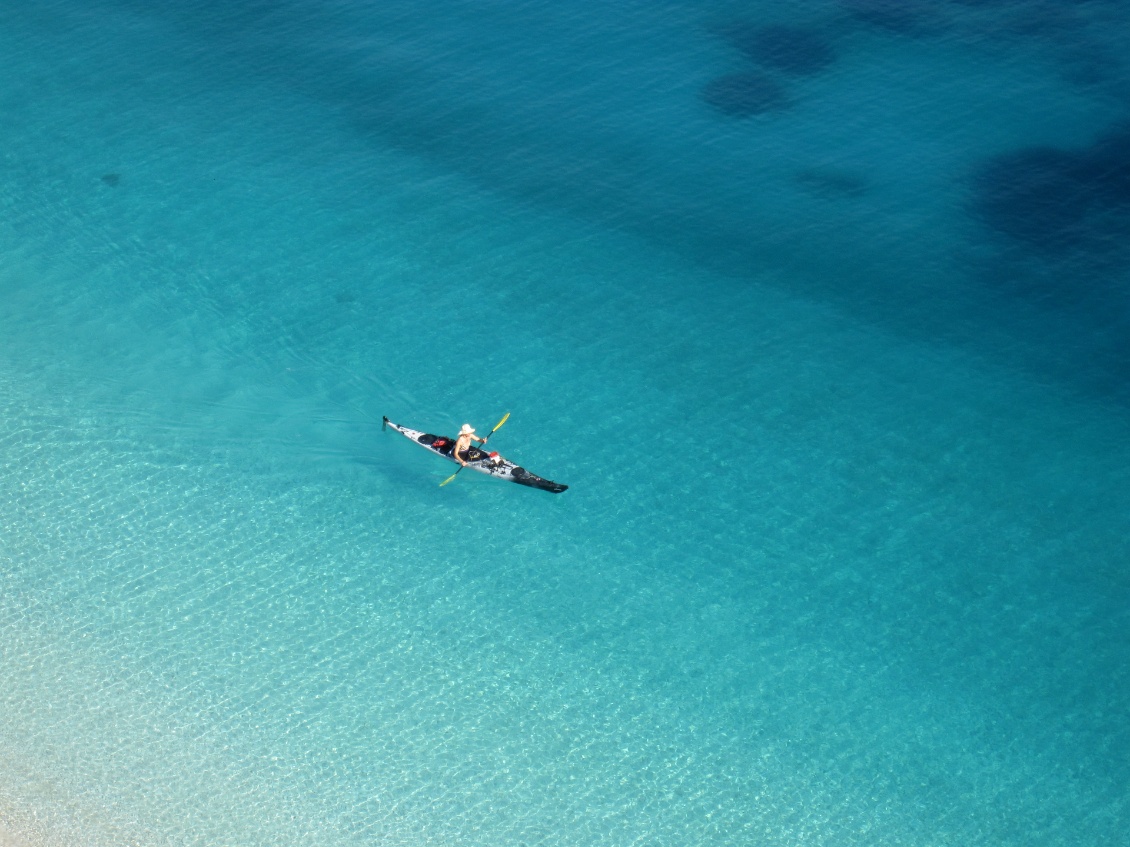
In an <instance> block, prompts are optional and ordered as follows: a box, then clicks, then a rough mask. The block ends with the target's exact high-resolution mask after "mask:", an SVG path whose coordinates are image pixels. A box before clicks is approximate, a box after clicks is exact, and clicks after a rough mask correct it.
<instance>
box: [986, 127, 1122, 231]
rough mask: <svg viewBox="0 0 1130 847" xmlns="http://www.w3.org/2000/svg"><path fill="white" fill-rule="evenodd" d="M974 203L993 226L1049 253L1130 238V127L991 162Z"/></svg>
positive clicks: (999, 157)
mask: <svg viewBox="0 0 1130 847" xmlns="http://www.w3.org/2000/svg"><path fill="white" fill-rule="evenodd" d="M973 188H974V191H975V193H976V194H975V199H974V208H975V211H976V213H977V215H978V217H979V218H980V219H981V220H982V221H983V222H984V223H985V224H987V225H988V226H989V227H991V228H992V229H993V230H995V231H997V232H999V233H1003V234H1004V235H1006V236H1008V237H1010V238H1012V239H1014V240H1015V241H1018V242H1021V243H1023V244H1025V245H1027V246H1029V247H1031V248H1033V249H1035V250H1036V251H1039V252H1042V253H1062V252H1065V251H1090V252H1094V251H1104V252H1109V251H1111V250H1112V249H1114V248H1118V247H1124V246H1125V242H1126V239H1127V236H1130V127H1123V128H1120V129H1119V130H1117V131H1115V132H1112V133H1110V134H1108V135H1106V136H1104V137H1102V138H1101V139H1099V140H1098V141H1097V142H1096V143H1094V144H1093V145H1091V146H1090V147H1088V148H1086V149H1084V150H1060V149H1056V148H1050V147H1034V148H1028V149H1024V150H1018V151H1014V152H1012V153H1006V154H1004V155H1002V156H997V157H995V158H993V159H991V160H990V161H988V162H987V163H986V164H985V165H984V166H983V167H982V168H981V169H980V171H979V172H978V173H977V174H976V175H975V176H974V180H973Z"/></svg>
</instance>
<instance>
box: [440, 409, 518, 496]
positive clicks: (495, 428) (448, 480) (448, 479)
mask: <svg viewBox="0 0 1130 847" xmlns="http://www.w3.org/2000/svg"><path fill="white" fill-rule="evenodd" d="M508 417H510V413H509V412H507V413H506V414H505V415H503V416H502V420H500V421H499V422H498V423H496V424H495V425H494V429H492V430H491V431H490V432H489V433H487V437H486V438H484V439H483V444H486V443H487V442H488V441H490V437H491V436H492V435H494V434H495V433H496V432H498V430H499V429H500V428H501V427H502V425H503V424H504V423H506V419H507V418H508ZM451 455H452V456H454V455H455V451H454V450H452V451H451ZM465 467H467V466H466V465H460V466H459V471H461V470H463V468H465ZM459 471H456V472H455V473H453V474H452V475H451V476H449V477H448V478H447V479H445V480H444V481H443V482H441V483H440V484H439V487H440V488H443V487H444V486H445V485H447V484H448V483H449V482H451V480H453V479H455V477H457V476H459Z"/></svg>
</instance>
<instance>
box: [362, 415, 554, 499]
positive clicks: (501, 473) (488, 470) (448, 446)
mask: <svg viewBox="0 0 1130 847" xmlns="http://www.w3.org/2000/svg"><path fill="white" fill-rule="evenodd" d="M384 425H385V426H391V427H392V428H393V429H395V430H396V431H397V432H399V433H400V434H401V435H403V436H404V437H405V438H408V439H411V440H412V441H415V442H416V443H417V444H419V445H420V446H421V447H424V448H425V449H427V450H429V451H431V452H432V453H435V454H436V455H439V456H443V458H445V459H447V460H448V461H449V462H455V463H456V464H459V462H458V460H457V459H456V458H455V457H454V456H453V455H452V452H453V451H454V449H455V439H454V438H447V437H445V436H442V435H432V434H431V433H430V432H420V431H419V430H416V429H409V428H408V427H406V426H401V425H400V424H395V423H393V422H392V421H390V420H389V419H388V418H385V419H384ZM488 437H489V436H488ZM463 455H464V456H466V457H467V467H469V468H470V469H471V470H475V471H478V472H479V473H483V474H486V475H487V476H493V477H495V478H496V479H505V480H508V481H509V482H516V483H518V484H519V485H525V486H528V487H529V488H540V489H541V490H542V491H549V492H550V493H552V494H560V493H561V492H562V491H564V490H565V489H567V488H568V487H569V486H567V485H562V484H561V483H559V482H550V481H549V480H548V479H542V478H541V477H540V476H537V475H536V474H532V473H530V472H529V471H528V470H526V469H525V468H522V467H519V466H518V465H516V464H514V463H513V462H511V461H509V460H508V459H504V458H502V457H501V456H500V455H498V454H497V453H486V452H484V451H482V450H480V449H478V448H477V447H469V448H468V449H467V450H465V451H464V453H463Z"/></svg>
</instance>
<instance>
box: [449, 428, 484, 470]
mask: <svg viewBox="0 0 1130 847" xmlns="http://www.w3.org/2000/svg"><path fill="white" fill-rule="evenodd" d="M472 441H478V442H479V443H480V444H485V443H486V439H485V438H479V436H477V435H475V428H474V427H473V426H471V425H470V424H463V426H462V428H461V429H460V430H459V437H458V438H457V439H455V447H453V448H452V450H451V455H452V456H454V457H455V461H457V462H458V463H459V464H461V465H463V466H464V467H466V465H467V463H466V462H465V461H463V455H462V454H463V453H464V452H465V451H466V450H467V449H468V448H469V447H470V446H471V442H472Z"/></svg>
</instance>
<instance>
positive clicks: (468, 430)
mask: <svg viewBox="0 0 1130 847" xmlns="http://www.w3.org/2000/svg"><path fill="white" fill-rule="evenodd" d="M459 434H460V435H474V434H475V428H474V427H473V426H471V425H470V424H463V428H462V429H460V430H459Z"/></svg>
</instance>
